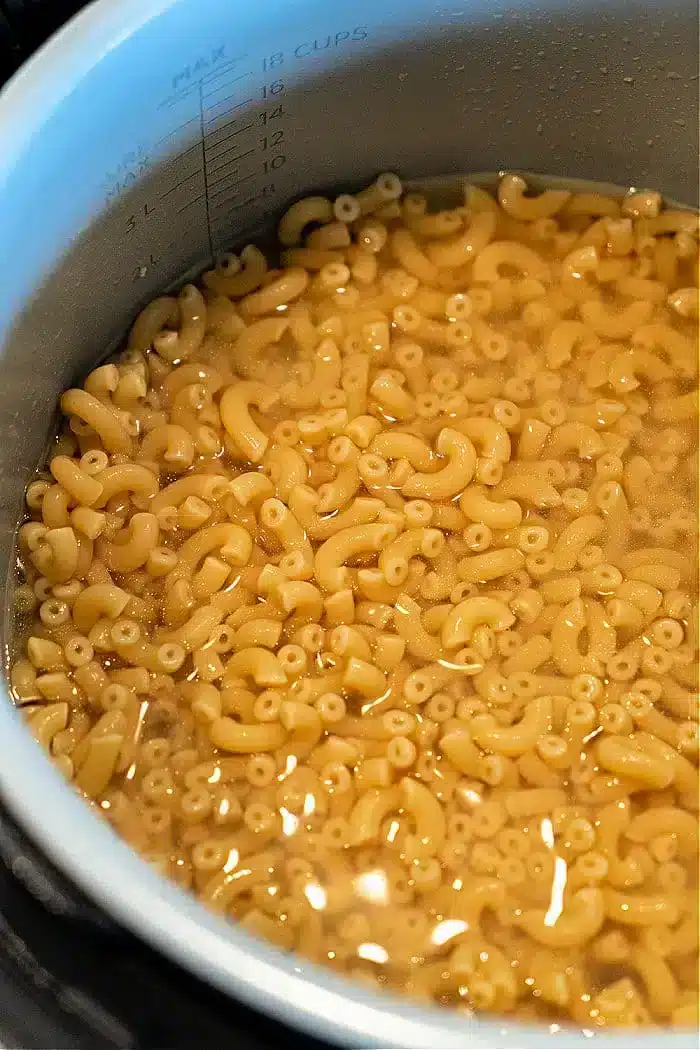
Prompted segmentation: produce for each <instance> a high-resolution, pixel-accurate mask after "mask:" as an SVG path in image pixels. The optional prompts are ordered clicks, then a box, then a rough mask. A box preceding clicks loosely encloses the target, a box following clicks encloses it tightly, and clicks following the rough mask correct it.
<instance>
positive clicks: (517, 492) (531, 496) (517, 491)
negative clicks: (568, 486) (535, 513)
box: [496, 473, 561, 510]
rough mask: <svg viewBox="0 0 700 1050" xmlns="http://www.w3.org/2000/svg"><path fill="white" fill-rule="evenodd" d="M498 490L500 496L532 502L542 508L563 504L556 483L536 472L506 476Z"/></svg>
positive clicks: (546, 508)
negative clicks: (551, 482)
mask: <svg viewBox="0 0 700 1050" xmlns="http://www.w3.org/2000/svg"><path fill="white" fill-rule="evenodd" d="M496 491H497V492H498V495H499V496H505V497H510V498H513V499H517V500H522V502H523V503H531V504H532V505H533V506H534V507H538V508H539V509H540V510H548V509H550V508H551V507H559V506H560V505H561V496H560V495H559V493H558V492H557V490H556V489H555V488H554V485H552V484H550V482H549V481H547V480H546V479H545V478H543V477H538V476H537V474H535V473H528V474H513V475H512V476H511V477H509V478H504V479H503V481H501V482H500V484H499V485H498V486H497V487H496Z"/></svg>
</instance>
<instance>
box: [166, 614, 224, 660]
mask: <svg viewBox="0 0 700 1050" xmlns="http://www.w3.org/2000/svg"><path fill="white" fill-rule="evenodd" d="M224 615H225V614H224V612H223V611H222V610H221V609H218V608H217V607H216V606H215V605H201V606H200V607H199V608H198V609H195V610H194V612H193V613H192V615H191V616H190V617H189V619H188V620H186V621H185V623H183V624H181V626H180V627H176V628H175V630H173V631H166V632H164V633H163V636H162V638H163V641H165V642H177V643H178V645H182V646H184V648H185V651H186V652H192V651H193V650H194V649H201V647H202V646H203V645H205V644H206V643H207V641H208V640H209V638H210V637H211V634H212V631H213V630H214V629H215V628H216V627H218V626H219V624H220V623H221V621H222V620H223V618H224Z"/></svg>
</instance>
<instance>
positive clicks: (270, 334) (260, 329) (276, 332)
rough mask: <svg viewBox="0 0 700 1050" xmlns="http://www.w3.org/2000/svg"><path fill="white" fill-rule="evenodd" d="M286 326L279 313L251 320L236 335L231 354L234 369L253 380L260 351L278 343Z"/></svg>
mask: <svg viewBox="0 0 700 1050" xmlns="http://www.w3.org/2000/svg"><path fill="white" fill-rule="evenodd" d="M288 328H289V321H288V320H287V318H286V317H283V316H280V315H279V314H278V315H276V316H272V317H261V318H259V319H258V320H254V321H252V322H251V323H250V324H249V325H248V326H247V328H244V329H243V331H242V332H241V333H240V334H239V335H238V336H237V337H236V341H235V343H234V345H233V350H232V354H231V356H232V358H233V363H234V365H235V369H236V371H237V372H239V373H240V375H242V376H243V377H244V378H245V379H248V380H250V381H253V380H254V379H255V375H256V370H257V366H258V364H259V362H260V357H261V354H262V352H263V351H264V350H265V349H266V348H267V347H269V346H273V345H274V344H275V343H278V342H279V341H280V339H281V338H282V336H283V335H284V333H285V332H286V331H287V329H288Z"/></svg>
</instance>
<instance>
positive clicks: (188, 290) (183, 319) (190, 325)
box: [153, 284, 207, 362]
mask: <svg viewBox="0 0 700 1050" xmlns="http://www.w3.org/2000/svg"><path fill="white" fill-rule="evenodd" d="M177 304H178V310H179V314H180V328H179V330H178V331H177V332H175V331H172V330H171V329H167V330H166V331H161V332H159V333H158V334H157V335H155V336H154V337H153V349H154V350H155V351H156V353H158V354H160V356H161V357H164V358H165V360H166V361H170V362H175V361H180V360H183V359H184V358H187V357H191V356H192V354H194V353H196V351H197V350H198V349H199V347H200V346H201V345H202V340H203V339H204V335H205V332H206V330H207V304H206V303H205V302H204V296H203V295H202V293H201V292H200V290H199V288H197V287H196V285H194V284H186V285H185V286H184V288H183V289H182V291H181V292H180V294H179V295H178V297H177Z"/></svg>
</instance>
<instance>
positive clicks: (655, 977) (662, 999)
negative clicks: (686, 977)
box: [629, 948, 679, 1018]
mask: <svg viewBox="0 0 700 1050" xmlns="http://www.w3.org/2000/svg"><path fill="white" fill-rule="evenodd" d="M629 962H630V965H631V966H632V967H633V968H634V969H635V970H636V971H637V973H638V974H639V976H640V977H641V979H642V981H643V983H644V987H645V989H646V993H647V998H648V1000H649V1006H650V1008H651V1011H652V1013H653V1014H654V1015H655V1016H656V1017H663V1018H668V1017H670V1016H671V1015H672V1014H673V1011H674V1010H675V1008H676V1006H677V1004H678V999H679V989H678V983H677V981H676V978H675V977H674V975H673V970H672V969H671V967H670V966H669V964H668V963H667V962H666V960H665V959H664V958H663V957H662V956H660V955H657V954H656V953H655V952H652V951H640V950H639V948H637V949H636V951H634V952H631V953H630V960H629Z"/></svg>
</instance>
